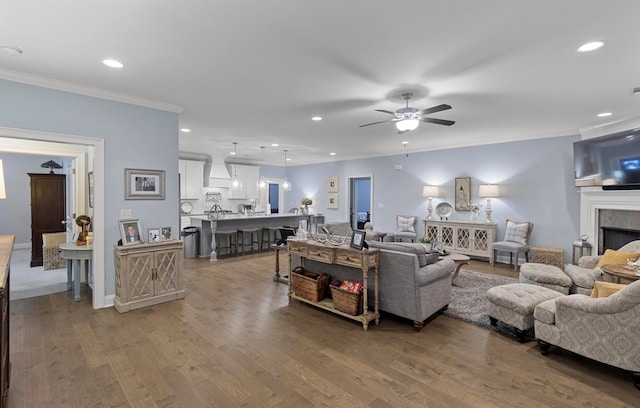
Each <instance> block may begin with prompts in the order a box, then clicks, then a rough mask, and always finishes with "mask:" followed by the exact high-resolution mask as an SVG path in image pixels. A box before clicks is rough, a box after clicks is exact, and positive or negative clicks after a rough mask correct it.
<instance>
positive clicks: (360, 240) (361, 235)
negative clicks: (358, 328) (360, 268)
mask: <svg viewBox="0 0 640 408" xmlns="http://www.w3.org/2000/svg"><path fill="white" fill-rule="evenodd" d="M365 236H366V233H365V232H364V231H362V230H353V234H352V235H351V243H350V245H351V248H355V249H357V250H362V249H363V248H366V247H368V245H367V243H366V242H365V240H364V239H365Z"/></svg>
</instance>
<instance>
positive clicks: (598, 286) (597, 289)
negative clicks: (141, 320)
mask: <svg viewBox="0 0 640 408" xmlns="http://www.w3.org/2000/svg"><path fill="white" fill-rule="evenodd" d="M626 286H627V285H623V284H621V283H612V282H601V281H596V282H593V292H591V297H592V298H602V297H609V296H611V295H613V294H614V293H616V292H617V291H619V290H620V289H622V288H624V287H626Z"/></svg>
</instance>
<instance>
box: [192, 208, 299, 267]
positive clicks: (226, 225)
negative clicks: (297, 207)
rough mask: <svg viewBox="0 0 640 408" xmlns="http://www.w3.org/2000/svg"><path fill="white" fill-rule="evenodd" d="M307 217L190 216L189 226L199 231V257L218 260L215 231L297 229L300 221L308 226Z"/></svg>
mask: <svg viewBox="0 0 640 408" xmlns="http://www.w3.org/2000/svg"><path fill="white" fill-rule="evenodd" d="M309 217H310V216H309V215H304V214H260V213H258V214H254V215H244V214H225V215H224V218H219V219H215V218H214V219H209V217H208V216H207V215H193V216H191V226H192V227H197V228H198V229H199V230H200V256H201V257H206V256H208V257H209V259H210V260H211V261H217V260H218V254H217V253H216V231H237V230H239V229H241V228H258V229H259V230H262V228H264V227H284V226H287V227H296V228H297V227H298V226H299V225H300V222H301V221H304V223H305V224H306V225H307V226H308V225H309Z"/></svg>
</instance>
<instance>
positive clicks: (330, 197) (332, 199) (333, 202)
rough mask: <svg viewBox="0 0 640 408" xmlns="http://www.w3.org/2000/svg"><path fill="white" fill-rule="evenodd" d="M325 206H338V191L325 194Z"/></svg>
mask: <svg viewBox="0 0 640 408" xmlns="http://www.w3.org/2000/svg"><path fill="white" fill-rule="evenodd" d="M327 208H338V193H329V194H327Z"/></svg>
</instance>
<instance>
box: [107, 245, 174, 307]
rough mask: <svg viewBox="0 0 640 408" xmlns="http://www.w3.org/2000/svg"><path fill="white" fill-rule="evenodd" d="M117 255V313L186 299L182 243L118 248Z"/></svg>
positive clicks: (116, 248)
mask: <svg viewBox="0 0 640 408" xmlns="http://www.w3.org/2000/svg"><path fill="white" fill-rule="evenodd" d="M114 255H115V268H116V299H115V303H114V305H115V308H116V310H117V311H118V312H120V313H124V312H128V311H130V310H133V309H139V308H141V307H146V306H151V305H155V304H158V303H162V302H168V301H170V300H174V299H182V298H184V294H185V291H184V288H183V286H182V274H183V271H182V262H183V259H182V257H183V243H182V241H179V240H172V241H166V242H161V243H154V244H139V245H128V246H116V247H115V249H114Z"/></svg>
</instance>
